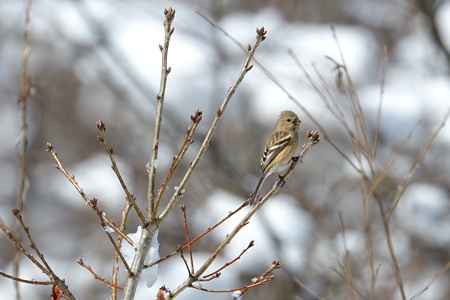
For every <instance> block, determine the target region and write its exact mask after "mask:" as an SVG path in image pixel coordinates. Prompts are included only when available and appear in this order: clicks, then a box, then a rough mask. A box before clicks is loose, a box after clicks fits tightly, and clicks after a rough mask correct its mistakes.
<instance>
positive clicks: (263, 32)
mask: <svg viewBox="0 0 450 300" xmlns="http://www.w3.org/2000/svg"><path fill="white" fill-rule="evenodd" d="M256 32H257V35H256V38H255V42H254V43H253V46H251V45H248V48H247V50H248V52H247V58H246V59H245V62H244V64H243V66H242V69H241V71H240V72H239V75H238V76H237V78H236V80H235V82H234V83H233V84H232V85H231V87H230V88H229V89H228V93H227V94H226V96H225V99H224V100H223V102H222V104H221V106H220V107H219V109H218V110H217V113H216V117H215V118H214V120H213V122H212V124H211V126H210V128H209V130H208V133H207V134H206V136H205V139H204V140H203V143H202V145H201V147H200V149H199V151H198V153H197V155H196V157H195V159H194V160H193V161H192V163H191V164H190V165H189V168H188V170H187V172H186V174H185V176H184V177H183V179H182V180H181V182H180V184H179V185H178V186H179V189H178V190H177V191H175V193H174V194H173V196H172V198H171V199H170V201H169V203H168V204H167V206H166V208H165V209H164V211H163V212H162V213H161V215H160V216H159V219H160V220H161V221H162V220H164V219H165V218H167V216H168V215H169V212H170V211H171V210H172V208H173V206H174V205H175V203H176V202H177V200H178V198H179V197H180V196H181V191H182V190H183V189H184V188H185V186H186V184H187V182H188V181H189V179H190V178H191V175H192V173H193V172H194V170H195V169H196V167H197V165H198V163H199V161H200V160H201V159H202V157H203V154H204V153H205V152H206V149H207V148H208V146H209V144H210V143H211V141H212V138H213V135H214V132H215V130H216V127H217V125H218V123H219V121H220V119H221V116H222V115H223V113H224V112H225V109H226V108H227V105H228V103H229V102H230V100H231V98H232V97H233V95H234V93H235V92H236V90H237V88H238V86H239V85H240V83H241V82H242V80H243V79H244V77H245V75H246V74H247V73H248V72H249V71H250V70H251V69H252V67H253V65H251V64H250V62H251V61H252V59H253V55H254V54H255V52H256V49H257V48H258V47H259V45H260V44H261V42H262V41H263V40H264V39H265V38H266V36H265V35H266V33H267V31H266V30H265V29H264V27H261V28H259V29H258V28H257V29H256Z"/></svg>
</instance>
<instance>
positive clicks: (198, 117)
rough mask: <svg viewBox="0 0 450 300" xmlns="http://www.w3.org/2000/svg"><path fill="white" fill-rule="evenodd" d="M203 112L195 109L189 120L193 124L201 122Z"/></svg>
mask: <svg viewBox="0 0 450 300" xmlns="http://www.w3.org/2000/svg"><path fill="white" fill-rule="evenodd" d="M202 115H203V112H202V111H201V110H199V109H196V110H195V112H194V115H192V116H191V120H192V121H193V122H195V123H199V122H200V121H201V120H202Z"/></svg>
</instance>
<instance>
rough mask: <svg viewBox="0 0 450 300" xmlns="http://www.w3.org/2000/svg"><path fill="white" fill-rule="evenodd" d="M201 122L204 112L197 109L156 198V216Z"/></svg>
mask: <svg viewBox="0 0 450 300" xmlns="http://www.w3.org/2000/svg"><path fill="white" fill-rule="evenodd" d="M201 120H202V112H201V111H200V110H198V109H197V110H196V111H195V113H194V115H192V116H191V124H190V125H189V127H188V129H187V132H186V137H185V139H184V142H183V145H181V148H180V150H179V151H178V154H177V155H175V156H174V158H173V160H172V164H171V166H170V168H169V171H168V173H167V175H166V178H164V181H163V183H162V185H161V188H160V190H159V193H158V196H157V197H156V201H155V210H154V214H156V213H157V212H158V208H159V204H160V203H161V199H162V197H163V195H164V192H165V191H166V187H167V184H168V183H169V180H170V179H171V178H172V175H173V172H174V171H175V169H176V168H177V166H178V164H179V163H180V161H181V160H182V159H183V156H184V154H185V153H186V151H187V149H188V148H189V146H190V145H191V144H192V143H193V142H194V140H193V139H192V136H193V134H194V132H195V129H197V126H198V124H200V121H201ZM155 217H156V215H155V216H153V217H152V219H153V218H155Z"/></svg>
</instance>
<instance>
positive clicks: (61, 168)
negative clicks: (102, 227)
mask: <svg viewBox="0 0 450 300" xmlns="http://www.w3.org/2000/svg"><path fill="white" fill-rule="evenodd" d="M46 147H47V152H49V153H50V154H51V155H52V157H53V159H54V160H55V162H56V165H55V168H56V169H57V170H59V171H60V172H61V173H63V175H64V176H65V177H66V178H67V179H68V180H69V182H70V183H71V184H72V185H73V187H74V188H75V189H76V190H77V191H78V193H79V194H80V195H81V197H82V198H83V199H84V201H85V202H86V204H88V205H89V206H90V207H91V208H92V210H94V212H95V213H96V214H97V216H98V217H99V218H100V220H102V221H103V222H105V223H106V224H107V225H108V226H109V227H111V229H113V230H114V231H115V232H116V233H117V234H119V235H120V236H121V237H122V238H123V239H125V240H126V241H127V242H128V243H129V244H130V245H133V241H132V240H131V239H130V238H129V237H128V236H127V235H126V234H125V233H123V232H121V231H120V230H119V228H117V226H116V225H115V224H114V223H113V222H111V221H110V220H109V219H108V218H107V217H106V216H105V215H103V213H102V212H101V211H100V210H99V209H98V207H97V202H98V200H97V199H96V198H93V199H92V200H91V199H89V197H88V196H87V195H86V194H85V193H84V191H83V189H82V188H81V187H80V186H79V185H78V182H76V180H75V176H72V175H70V174H69V173H68V172H67V170H66V169H65V168H64V166H63V165H62V163H61V161H60V160H59V158H58V154H57V153H56V152H55V148H54V147H53V146H52V144H50V143H47V146H46Z"/></svg>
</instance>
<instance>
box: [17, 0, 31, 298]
mask: <svg viewBox="0 0 450 300" xmlns="http://www.w3.org/2000/svg"><path fill="white" fill-rule="evenodd" d="M30 9H31V0H27V1H25V29H24V33H23V40H24V44H25V47H24V49H23V53H22V75H21V79H20V92H19V97H18V101H17V102H18V106H19V114H20V119H21V131H20V138H19V141H18V144H17V148H18V149H19V154H18V164H19V178H18V183H17V198H16V207H17V208H18V209H19V211H22V210H23V205H24V202H25V198H26V193H27V181H28V179H27V174H26V169H27V161H26V158H27V144H28V138H27V137H28V124H27V112H26V100H27V97H28V95H29V94H30V83H29V78H28V58H29V56H30V44H29V40H28V34H29V32H30V26H31V25H30ZM21 233H22V230H21V226H20V224H19V223H16V228H15V236H16V239H17V240H18V241H20V240H21V235H22V234H21ZM19 261H20V250H19V249H17V248H16V253H15V256H14V262H13V274H14V276H16V277H19ZM14 287H15V290H16V299H17V300H19V299H20V290H19V282H18V281H14Z"/></svg>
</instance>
